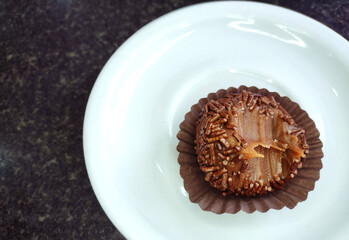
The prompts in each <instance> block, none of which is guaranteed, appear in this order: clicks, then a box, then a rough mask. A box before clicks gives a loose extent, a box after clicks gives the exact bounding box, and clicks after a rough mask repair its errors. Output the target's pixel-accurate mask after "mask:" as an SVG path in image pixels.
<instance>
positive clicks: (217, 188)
mask: <svg viewBox="0 0 349 240" xmlns="http://www.w3.org/2000/svg"><path fill="white" fill-rule="evenodd" d="M177 137H178V139H179V144H178V146H177V150H178V151H179V157H178V162H179V164H180V174H181V176H182V178H183V180H184V187H185V189H186V191H187V192H188V194H189V199H190V201H192V202H193V203H198V204H199V206H200V207H201V208H202V209H203V210H207V211H212V212H215V213H218V214H220V213H225V212H226V213H236V212H238V211H240V210H243V211H245V212H248V213H251V212H254V211H256V210H258V211H261V212H266V211H268V210H269V209H270V208H273V209H281V208H283V207H284V206H286V207H288V208H294V207H295V206H296V205H297V203H298V202H301V201H304V200H305V199H306V198H307V194H308V192H309V191H311V190H313V189H314V185H315V182H316V181H317V180H318V179H319V172H320V169H321V168H322V163H321V158H322V157H323V153H322V150H321V148H322V143H321V141H320V139H319V132H318V130H317V129H316V127H315V124H314V122H313V121H312V120H311V119H310V118H309V116H308V114H307V113H306V112H305V111H304V110H302V109H301V108H300V107H299V105H298V104H297V103H295V102H292V101H291V100H290V99H289V98H288V97H280V95H279V94H277V93H275V92H269V91H267V90H266V89H258V88H256V87H250V88H248V87H245V86H241V87H239V88H238V89H236V88H229V89H227V90H219V91H218V92H217V93H211V94H209V95H208V97H207V98H203V99H200V101H199V103H198V104H195V105H193V106H192V108H191V111H190V112H189V113H187V114H186V116H185V120H184V121H183V122H182V123H181V125H180V131H179V133H178V135H177Z"/></svg>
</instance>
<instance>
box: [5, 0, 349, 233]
mask: <svg viewBox="0 0 349 240" xmlns="http://www.w3.org/2000/svg"><path fill="white" fill-rule="evenodd" d="M197 2H200V1H185V0H169V1H163V0H152V1H145V0H140V1H131V0H125V1H121V0H119V1H95V0H88V1H74V0H56V1H44V0H42V1H24V0H18V1H0V214H1V216H0V239H124V238H123V236H122V235H121V234H120V233H119V231H118V230H117V229H116V228H115V227H114V226H113V224H112V223H111V222H110V221H109V219H108V218H107V216H106V215H105V213H104V212H103V210H102V208H101V207H100V205H99V203H98V201H97V199H96V197H95V195H94V193H93V190H92V188H91V185H90V182H89V179H88V176H87V172H86V168H85V163H84V156H83V149H82V126H83V117H84V111H85V106H86V103H87V99H88V96H89V93H90V90H91V88H92V86H93V84H94V82H95V80H96V77H97V75H98V73H99V72H100V70H101V69H102V67H103V65H104V64H105V62H106V61H107V60H108V58H109V57H110V56H111V54H112V53H113V52H114V51H115V50H116V49H117V48H118V47H119V46H120V45H121V44H122V43H123V42H124V41H125V40H126V39H127V38H128V37H130V36H131V35H132V34H133V33H134V32H135V31H137V30H138V29H139V28H140V27H142V26H144V25H145V24H147V23H148V22H150V21H151V20H153V19H155V18H157V17H159V16H161V15H163V14H165V13H167V12H169V11H172V10H174V9H177V8H180V7H183V6H186V5H190V4H192V3H197ZM264 2H269V3H273V4H276V5H281V6H285V7H287V8H290V9H294V10H296V11H298V12H301V13H304V14H306V15H308V16H311V17H313V18H315V19H317V20H318V21H320V22H322V23H324V24H326V25H327V26H329V27H331V28H332V29H334V30H335V31H337V32H338V33H339V34H341V35H342V36H343V37H345V38H346V39H349V24H348V23H349V0H337V1H336V0H333V1H319V0H318V1H315V0H302V1H288V0H279V1H277V0H275V1H273V0H270V1H264Z"/></svg>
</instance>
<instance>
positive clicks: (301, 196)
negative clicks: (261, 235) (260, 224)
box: [177, 86, 323, 214]
mask: <svg viewBox="0 0 349 240" xmlns="http://www.w3.org/2000/svg"><path fill="white" fill-rule="evenodd" d="M243 90H247V91H250V92H253V93H259V94H261V95H264V96H268V97H269V96H273V97H274V98H275V100H276V101H277V102H279V103H280V105H281V106H282V107H283V108H285V109H286V111H287V112H288V113H289V114H290V115H291V116H292V118H293V119H294V120H295V122H296V123H297V124H298V126H300V127H302V128H303V129H304V130H305V136H306V139H307V143H308V144H309V154H307V157H306V159H305V160H304V161H303V167H302V168H301V169H298V174H297V175H296V176H295V178H293V179H291V180H289V181H288V183H287V184H286V186H285V187H284V188H283V189H281V190H276V191H274V192H268V193H267V194H265V195H262V196H257V197H241V196H226V197H224V196H222V194H221V193H220V191H219V190H217V189H215V188H213V187H211V186H210V185H209V183H208V182H207V181H205V180H204V173H203V172H202V171H201V170H200V167H199V163H198V161H197V155H196V153H195V149H194V147H195V144H194V139H195V123H196V121H197V119H198V118H199V114H200V112H201V111H202V109H203V107H204V105H205V104H206V103H207V102H208V101H210V100H217V99H220V98H222V97H224V96H225V95H226V94H227V93H240V92H242V91H243ZM319 136H320V134H319V131H318V130H317V129H316V126H315V123H314V121H313V120H312V119H310V118H309V116H308V114H307V113H306V112H305V111H304V110H302V109H301V108H300V107H299V105H298V104H297V103H295V102H292V101H291V100H290V99H289V98H288V97H281V96H280V95H279V94H278V93H276V92H269V91H268V90H266V89H258V88H256V87H246V86H240V87H239V88H229V89H227V90H219V91H218V92H216V93H210V94H209V95H208V97H207V98H202V99H200V101H199V102H198V103H197V104H195V105H193V106H192V107H191V111H190V112H188V113H187V114H186V115H185V120H184V121H183V122H182V123H181V124H180V131H179V133H178V134H177V138H178V139H179V143H178V146H177V150H178V152H179V156H178V162H179V164H180V174H181V176H182V178H183V180H184V188H185V189H186V191H187V192H188V194H189V199H190V201H191V202H193V203H197V204H199V206H200V207H201V208H202V209H203V210H205V211H211V212H214V213H217V214H222V213H237V212H239V211H241V210H242V211H245V212H247V213H252V212H254V211H260V212H266V211H268V210H269V209H282V208H283V207H285V206H286V207H288V208H290V209H292V208H294V207H295V206H296V205H297V204H298V203H299V202H302V201H304V200H306V199H307V196H308V192H310V191H312V190H313V189H314V186H315V182H316V181H317V180H318V179H319V177H320V169H321V168H322V163H321V158H322V157H323V152H322V142H321V141H320V139H319Z"/></svg>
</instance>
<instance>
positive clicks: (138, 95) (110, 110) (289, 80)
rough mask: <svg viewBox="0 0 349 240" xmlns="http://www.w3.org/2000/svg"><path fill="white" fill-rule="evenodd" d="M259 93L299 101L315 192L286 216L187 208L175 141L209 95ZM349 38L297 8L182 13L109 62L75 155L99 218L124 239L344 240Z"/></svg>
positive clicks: (348, 228) (246, 5) (240, 5)
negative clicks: (311, 135) (313, 156)
mask: <svg viewBox="0 0 349 240" xmlns="http://www.w3.org/2000/svg"><path fill="white" fill-rule="evenodd" d="M242 84H243V85H247V86H257V87H259V88H267V89H268V90H269V91H277V92H278V93H280V94H281V95H285V96H288V97H290V98H291V99H292V100H293V101H296V102H298V103H299V104H300V105H301V107H302V108H303V109H304V110H306V111H307V112H308V113H309V115H310V117H311V118H312V119H313V120H314V121H315V123H316V125H317V127H318V129H319V131H320V133H321V140H322V141H323V143H324V147H323V150H324V154H325V157H324V158H323V169H322V170H321V172H320V174H321V177H320V180H319V181H317V183H316V186H315V190H314V191H312V192H310V193H309V195H308V199H307V200H306V201H305V202H302V203H299V204H298V205H297V206H296V207H295V208H294V209H292V210H290V209H287V208H284V209H282V210H270V211H268V212H267V213H260V212H255V213H253V214H247V213H244V212H239V213H238V214H222V215H216V214H214V213H211V212H205V211H203V210H201V209H200V207H199V206H198V205H196V204H193V203H191V202H190V201H189V199H188V195H187V193H186V191H185V190H184V188H183V181H182V178H181V177H180V175H179V164H178V162H177V156H178V153H177V151H176V145H177V143H178V140H177V138H176V134H177V132H178V131H179V124H180V122H181V121H182V120H183V118H184V115H185V113H187V112H188V111H189V110H190V107H191V106H192V105H193V104H195V103H197V101H198V100H199V99H200V98H202V97H206V96H207V94H208V93H210V92H216V91H217V90H218V89H221V88H224V89H226V88H229V87H231V86H233V87H238V86H240V85H242ZM348 96H349V43H348V42H347V41H346V40H345V39H344V38H342V37H341V36H339V35H338V34H336V33H335V32H333V31H332V30H330V29H329V28H327V27H325V26H324V25H322V24H320V23H318V22H316V21H314V20H312V19H310V18H308V17H306V16H303V15H301V14H298V13H296V12H293V11H290V10H286V9H284V8H280V7H275V6H271V5H267V4H260V3H252V2H215V3H206V4H200V5H194V6H191V7H186V8H183V9H180V10H177V11H174V12H172V13H169V14H167V15H165V16H163V17H160V18H159V19H157V20H155V21H153V22H152V23H150V24H148V25H147V26H145V27H143V28H142V29H141V30H140V31H138V32H137V33H136V34H134V35H133V36H132V37H131V38H130V39H129V40H127V41H126V42H125V43H124V44H123V45H122V46H121V47H120V48H119V49H118V50H117V51H116V52H115V53H114V55H113V56H112V57H111V58H110V60H109V61H108V63H107V64H106V65H105V67H104V68H103V70H102V72H101V73H100V75H99V77H98V79H97V82H96V84H95V86H94V88H93V91H92V93H91V96H90V99H89V102H88V105H87V109H86V115H85V122H84V136H83V141H84V153H85V158H86V165H87V170H88V174H89V177H90V179H91V183H92V186H93V189H94V191H95V193H96V195H97V198H98V200H99V201H100V203H101V205H102V207H103V209H104V211H105V212H106V213H107V215H108V216H109V218H110V219H111V221H112V222H113V223H114V224H115V226H116V227H117V228H118V229H119V230H120V231H121V232H122V233H123V234H124V235H125V236H126V237H127V238H128V239H152V240H153V239H201V240H203V239H269V240H273V239H283V240H286V239H345V238H346V237H347V236H348V235H349V218H348V216H349V192H348V185H347V184H348V183H349V174H348V172H349V157H348V144H349V140H348V139H349V137H348V136H349V128H348V122H349V108H348V106H347V105H348V104H349V97H348Z"/></svg>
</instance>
